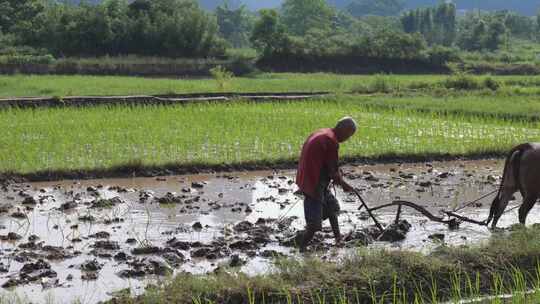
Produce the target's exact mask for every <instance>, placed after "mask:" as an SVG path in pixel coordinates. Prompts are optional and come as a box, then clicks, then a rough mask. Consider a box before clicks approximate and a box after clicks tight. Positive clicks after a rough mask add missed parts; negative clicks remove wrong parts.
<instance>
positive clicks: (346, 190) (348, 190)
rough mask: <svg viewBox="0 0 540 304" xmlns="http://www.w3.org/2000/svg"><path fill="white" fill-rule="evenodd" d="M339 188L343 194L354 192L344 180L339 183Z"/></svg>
mask: <svg viewBox="0 0 540 304" xmlns="http://www.w3.org/2000/svg"><path fill="white" fill-rule="evenodd" d="M341 187H342V188H343V191H345V192H354V188H353V187H352V186H351V185H349V184H348V183H347V182H345V181H344V180H342V181H341Z"/></svg>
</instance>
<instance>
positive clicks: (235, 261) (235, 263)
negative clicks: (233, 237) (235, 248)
mask: <svg viewBox="0 0 540 304" xmlns="http://www.w3.org/2000/svg"><path fill="white" fill-rule="evenodd" d="M246 263H247V261H246V260H244V259H242V258H241V257H240V256H239V255H238V254H233V255H232V256H231V259H230V260H229V267H240V266H243V265H245V264H246Z"/></svg>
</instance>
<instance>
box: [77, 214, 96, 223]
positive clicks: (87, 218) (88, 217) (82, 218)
mask: <svg viewBox="0 0 540 304" xmlns="http://www.w3.org/2000/svg"><path fill="white" fill-rule="evenodd" d="M78 219H79V221H81V222H95V221H96V218H95V217H93V216H91V215H83V216H79V218H78Z"/></svg>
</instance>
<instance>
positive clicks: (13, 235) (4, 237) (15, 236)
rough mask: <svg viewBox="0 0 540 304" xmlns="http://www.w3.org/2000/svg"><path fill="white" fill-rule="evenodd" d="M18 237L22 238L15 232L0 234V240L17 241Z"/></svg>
mask: <svg viewBox="0 0 540 304" xmlns="http://www.w3.org/2000/svg"><path fill="white" fill-rule="evenodd" d="M20 239H22V236H20V235H18V234H17V233H15V232H9V233H8V234H7V235H0V240H2V241H18V240H20Z"/></svg>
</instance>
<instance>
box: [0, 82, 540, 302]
mask: <svg viewBox="0 0 540 304" xmlns="http://www.w3.org/2000/svg"><path fill="white" fill-rule="evenodd" d="M539 89H540V77H527V76H519V77H514V76H512V77H510V76H509V77H490V76H463V75H461V76H459V75H458V76H447V75H438V76H431V75H419V76H408V75H407V76H405V75H404V76H396V75H376V76H365V75H364V76H359V75H333V74H312V75H305V74H259V75H255V76H253V77H249V78H234V77H233V78H231V79H225V80H219V79H144V78H136V77H89V76H69V77H68V76H21V75H16V76H11V77H8V76H0V96H3V97H12V96H43V95H48V96H58V97H61V96H67V95H138V94H162V93H192V92H199V93H200V92H219V91H232V92H235V91H236V92H263V91H266V92H288V91H289V92H290V91H307V92H311V91H329V92H332V93H334V94H333V95H329V96H327V97H325V98H320V99H312V100H308V101H294V102H293V101H279V102H265V103H261V102H249V101H245V100H244V101H240V100H238V101H232V102H210V103H196V104H195V103H193V104H186V105H153V106H151V105H138V106H133V105H132V106H127V105H116V106H84V107H70V106H61V107H42V108H35V109H30V108H26V109H18V108H5V109H3V110H1V111H0V129H1V130H2V136H0V174H2V173H8V174H9V173H18V174H23V175H28V176H31V175H32V174H36V173H38V174H39V173H40V172H57V171H58V172H84V171H86V170H88V171H92V170H104V171H107V170H110V171H114V170H118V168H120V167H122V166H130V165H137V166H141V167H149V168H168V167H170V166H173V167H175V168H176V167H177V168H205V167H212V166H217V167H219V166H221V165H234V166H237V167H242V166H244V165H249V164H258V163H260V164H267V165H269V166H272V165H277V164H281V163H285V164H287V166H288V167H294V164H295V161H296V160H297V158H298V154H299V151H300V148H301V146H302V144H303V142H304V140H305V138H306V136H307V135H308V134H310V133H311V132H312V131H314V130H316V129H318V128H323V127H332V126H333V125H334V124H335V122H336V121H337V120H338V119H339V118H341V117H343V116H345V115H350V116H352V117H354V118H355V119H356V120H357V122H358V123H359V132H358V133H357V134H356V135H355V136H354V137H353V138H352V139H351V140H350V141H348V142H346V143H344V144H343V145H342V146H341V148H340V155H341V157H342V158H343V159H345V160H371V161H375V160H377V159H381V158H386V159H402V160H403V159H420V160H429V159H432V158H435V157H465V158H467V157H472V156H480V157H481V156H492V155H498V156H503V155H505V154H506V152H507V151H508V149H509V148H511V147H512V146H514V145H516V144H518V143H523V142H534V141H540V119H539V117H540V116H539V115H538V113H540V101H539V100H538V98H537V96H538V93H539V92H540V90H539ZM51 176H52V175H51ZM479 178H481V179H482V180H484V179H485V176H482V177H479ZM410 190H411V191H412V192H414V189H412V188H411V189H410ZM393 194H395V193H393ZM452 195H453V194H452ZM484 207H486V206H484ZM530 234H531V232H528V231H526V232H516V233H513V234H511V235H509V236H507V237H505V238H504V239H501V241H500V242H498V241H497V239H496V238H494V239H493V241H491V242H490V243H488V244H484V245H481V246H475V247H471V248H457V247H456V248H454V247H450V248H447V247H441V249H440V251H435V252H433V253H432V254H429V255H421V254H417V253H411V252H406V251H396V252H391V251H367V250H366V251H363V250H360V251H359V252H358V254H357V255H353V256H351V257H349V258H344V259H343V260H342V261H340V262H339V263H327V262H320V261H314V260H311V259H306V260H305V261H296V260H291V259H286V260H283V261H280V264H277V266H276V267H277V270H279V272H276V273H272V272H271V273H265V274H261V275H257V276H255V277H248V276H245V275H243V274H239V273H226V274H225V273H215V274H206V275H202V276H193V275H179V276H178V277H176V278H167V279H165V280H164V283H163V284H162V285H160V286H157V287H155V288H150V289H148V290H147V292H146V293H145V294H144V295H143V296H141V297H138V298H133V297H132V295H131V294H128V295H126V297H122V296H121V297H119V298H118V299H117V300H116V301H118V302H120V303H156V302H159V299H164V298H167V299H170V300H171V301H173V302H177V303H221V302H220V301H221V300H223V297H228V296H231V297H238V298H239V299H242V300H241V301H243V303H278V302H279V303H367V302H371V303H387V302H388V303H438V302H439V301H443V300H452V301H456V302H457V301H459V300H461V299H463V298H478V297H481V296H483V295H486V294H491V295H496V296H500V295H503V294H507V295H509V296H513V298H511V300H507V301H509V302H516V303H535V301H536V300H537V299H538V293H536V292H532V293H529V291H531V290H536V289H538V288H540V287H539V286H540V285H539V284H538V279H537V278H538V267H537V265H538V261H537V259H536V258H535V257H536V256H538V254H537V251H538V248H537V247H538V246H537V245H536V244H537V243H538V242H529V239H527V238H530V239H533V236H531V235H530ZM535 235H536V234H535ZM524 236H525V237H524ZM534 237H535V238H536V236H534ZM505 241H506V243H505ZM506 244H510V245H508V246H507V245H506ZM514 248H519V250H518V249H516V250H514ZM531 257H532V258H531ZM467 263H470V265H469V264H467ZM467 265H469V266H471V265H472V266H471V267H469V266H467ZM514 266H515V267H516V268H515V269H514V270H513V269H512V267H514ZM475 267H484V268H481V270H480V271H478V270H477V269H476V268H475ZM491 270H493V271H492V272H490V271H491ZM430 275H431V276H430ZM305 282H308V283H309V284H307V283H306V284H304V283H305ZM503 282H504V284H503V285H501V284H502V283H503ZM310 284H311V285H310ZM178 286H182V288H181V289H179V288H178ZM316 286H320V288H317V287H316ZM188 295H189V296H188ZM268 295H272V296H273V297H275V299H276V301H277V302H265V299H261V298H260V297H261V296H262V297H265V296H268ZM524 295H526V296H524ZM2 301H4V299H3V298H0V303H2ZM6 301H7V302H9V301H10V300H8V299H7V298H6ZM483 301H484V302H483V303H505V302H504V301H505V300H501V298H500V297H495V298H489V299H483Z"/></svg>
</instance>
